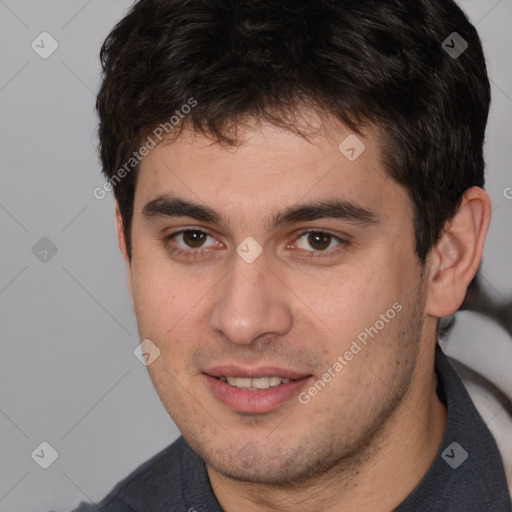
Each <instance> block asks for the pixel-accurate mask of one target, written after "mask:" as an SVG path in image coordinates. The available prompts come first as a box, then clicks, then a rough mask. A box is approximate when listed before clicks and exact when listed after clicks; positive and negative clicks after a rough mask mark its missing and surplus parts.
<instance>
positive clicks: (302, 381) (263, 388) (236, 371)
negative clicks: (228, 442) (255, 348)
mask: <svg viewBox="0 0 512 512" xmlns="http://www.w3.org/2000/svg"><path fill="white" fill-rule="evenodd" d="M203 375H204V377H205V379H206V381H207V387H208V389H209V391H210V392H211V394H212V395H213V396H214V397H215V398H216V399H217V400H218V401H220V402H221V403H223V404H224V405H226V406H228V407H229V408H230V409H231V410H233V411H235V412H242V413H249V414H261V413H268V412H271V411H273V410H275V409H277V408H279V407H280V406H283V405H284V403H285V402H287V401H290V400H291V399H293V397H295V398H296V397H297V395H298V394H299V392H300V390H301V389H302V388H304V387H305V386H306V385H308V383H309V382H310V381H311V380H312V379H313V376H312V375H310V374H305V373H301V372H297V371H291V370H287V369H282V368H253V369H250V368H245V369H244V368H240V367H234V366H224V367H216V368H214V369H210V370H208V371H207V372H204V373H203ZM297 402H298V400H297Z"/></svg>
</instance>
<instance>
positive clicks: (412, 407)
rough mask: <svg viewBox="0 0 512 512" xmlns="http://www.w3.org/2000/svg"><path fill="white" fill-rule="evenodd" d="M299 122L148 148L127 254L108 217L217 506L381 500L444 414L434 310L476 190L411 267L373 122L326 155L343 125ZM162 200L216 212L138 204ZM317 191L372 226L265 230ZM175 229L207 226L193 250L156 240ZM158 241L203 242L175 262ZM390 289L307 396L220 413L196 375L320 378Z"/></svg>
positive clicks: (452, 279)
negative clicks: (241, 370)
mask: <svg viewBox="0 0 512 512" xmlns="http://www.w3.org/2000/svg"><path fill="white" fill-rule="evenodd" d="M311 119H313V120H315V119H316V120H317V124H316V127H317V129H316V131H315V132H314V133H313V132H312V135H311V136H310V137H309V140H305V139H304V138H301V137H298V136H297V135H295V134H293V133H292V132H290V131H287V130H283V129H280V128H277V127H275V126H271V125H268V124H263V123H256V122H253V123H248V124H246V125H244V126H243V129H242V127H239V130H240V133H239V135H240V136H241V144H240V145H239V146H238V147H235V148H227V147H223V146H221V145H220V144H218V143H217V144H216V143H213V141H212V140H211V139H209V138H207V137H205V136H204V135H199V134H196V133H193V132H190V131H185V132H184V133H183V134H182V135H181V136H180V137H179V138H178V139H177V140H176V141H174V142H172V143H169V144H161V145H159V146H157V148H155V149H154V150H152V151H151V152H150V153H149V154H148V155H147V156H146V157H145V159H144V160H143V162H142V163H141V167H140V170H139V175H138V181H137V186H136V193H135V201H134V217H133V225H132V247H133V253H132V259H131V261H130V260H129V258H128V257H127V253H126V247H125V241H124V236H123V229H122V220H121V216H120V214H119V210H117V212H116V217H117V231H118V241H119V246H120V248H121V251H122V253H123V255H124V258H125V261H126V264H127V269H128V282H129V288H130V293H131V294H132V298H133V307H134V312H135V314H136V317H137V323H138V329H139V335H140V339H141V340H144V339H147V338H149V339H151V340H152V342H153V343H154V344H155V345H156V346H158V348H159V350H160V356H159V357H158V358H157V359H156V360H155V361H154V362H153V363H152V364H151V365H149V366H148V367H147V368H148V372H149V375H150V377H151V379H152V382H153V384H154V386H155V389H156V391H157V393H158V395H159V397H160V399H161V401H162V403H163V405H164V407H165V408H166V410H167V411H168V412H169V414H170V415H171V417H172V418H173V420H174V421H175V423H176V424H177V426H178V428H179V429H180V431H181V432H182V434H183V436H184V437H185V439H186V440H187V441H188V442H189V444H190V445H191V447H192V448H193V449H194V450H195V451H196V453H198V454H199V455H200V456H201V457H202V458H203V460H205V462H206V465H207V470H208V476H209V478H210V482H211V484H212V487H213V489H214V492H215V495H216V497H217V499H218V500H219V502H220V504H221V506H222V507H223V509H224V510H226V512H232V511H236V510H245V511H248V512H251V511H289V510H290V511H291V510H293V511H296V510H301V511H318V510H323V511H326V512H329V511H334V510H336V511H338V512H339V511H340V510H342V511H359V512H365V511H372V512H375V511H383V512H384V511H389V510H391V509H393V508H394V507H396V506H397V505H398V504H399V503H400V502H401V501H403V499H405V498H406V496H407V495H408V494H409V493H410V492H411V491H412V490H413V489H414V488H415V486H416V485H417V484H418V482H420V480H421V478H422V477H423V476H424V474H425V473H426V471H427V470H428V468H429V466H430V465H431V463H432V462H433V460H434V458H435V456H436V453H437V451H438V449H439V446H440V442H441V439H442V435H443V433H444V429H445V425H446V410H445V407H444V406H443V404H442V403H441V402H440V400H439V399H438V396H437V394H436V376H435V373H434V349H435V341H436V320H437V318H438V317H441V316H445V315H449V314H451V313H453V312H454V311H456V309H457V308H458V307H459V305H460V304H461V302H462V300H463V298H464V295H465V291H466V288H467V286H468V284H469V282H470V281H471V279H472V277H473V275H474V274H475V272H476V270H477V268H478V264H479V262H480V259H481V254H482V248H483V243H484V239H485V236H486V233H487V229H488V226H489V221H490V212H491V207H490V202H489V198H488V196H487V194H486V193H485V192H484V191H483V190H482V189H479V188H476V187H473V188H471V189H469V190H468V191H467V192H466V194H465V197H464V200H463V202H462V204H461V206H460V208H459V210H458V211H457V213H456V215H455V216H454V218H453V219H452V220H451V221H450V222H448V223H447V224H446V226H445V230H444V233H443V235H442V237H441V239H440V241H439V243H438V244H437V246H436V247H434V248H433V249H432V251H431V252H430V254H429V256H428V258H427V261H426V264H425V266H424V267H423V266H422V265H420V263H419V261H418V259H417V256H416V254H415V253H414V231H413V220H412V219H413V217H412V206H411V202H410V200H409V199H408V196H407V193H406V191H405V189H403V188H402V187H401V186H400V185H398V184H397V183H395V182H394V181H393V180H392V179H391V178H389V177H388V176H387V175H386V174H385V172H384V170H383V167H382V164H381V161H380V154H381V153H380V147H379V141H380V140H381V139H380V137H379V133H378V131H377V130H376V129H371V130H370V129H368V131H367V132H366V135H365V138H364V139H363V138H362V137H360V139H361V140H363V141H364V144H365V146H366V149H365V151H364V152H363V153H362V154H361V155H360V156H359V157H358V158H357V159H356V160H355V161H353V162H350V161H349V160H348V159H347V158H345V156H344V155H343V154H342V153H341V152H340V151H339V150H338V145H339V144H340V142H341V141H343V140H344V139H345V137H346V136H347V135H349V133H350V132H349V131H348V130H347V129H346V128H345V127H344V126H343V125H341V124H339V123H338V122H336V121H332V122H330V123H329V124H327V122H326V121H325V120H324V121H323V122H320V121H318V118H316V117H315V115H314V114H313V113H310V116H309V123H310V124H309V125H310V126H311V124H312V121H311ZM164 195H174V196H178V197H180V198H183V199H186V200H188V201H194V202H196V203H199V204H201V205H203V206H207V207H209V208H211V209H213V210H215V211H217V212H219V213H220V214H222V216H223V218H225V219H226V223H227V224H226V225H221V224H218V223H217V224H212V223H208V222H203V221H198V220H196V219H193V218H190V217H165V216H153V217H151V218H146V217H144V215H143V214H142V212H143V208H144V206H145V205H146V204H148V203H149V202H150V201H152V200H154V199H156V198H157V197H161V196H164ZM333 198H337V199H344V200H347V201H350V202H352V203H354V204H357V205H359V206H361V207H363V208H366V209H369V210H371V211H372V212H374V214H375V217H376V219H377V221H376V222H375V223H372V224H370V225H366V224H362V223H356V222H351V221H348V220H346V219H335V218H322V219H317V220H313V221H307V222H296V223H293V224H291V225H281V226H279V227H277V228H275V229H270V228H269V224H270V221H269V219H270V217H271V215H272V214H275V213H276V212H278V211H280V210H283V209H285V208H286V207H292V206H294V205H296V204H298V203H304V202H307V201H314V200H328V199H333ZM306 228H307V229H313V228H314V229H315V230H318V231H322V232H325V231H327V232H328V233H331V234H332V235H334V236H335V237H339V238H340V239H343V240H345V241H346V243H344V244H341V245H340V244H339V242H338V241H337V239H336V238H329V237H327V238H326V239H321V241H322V240H327V242H326V243H325V246H327V249H324V250H319V243H318V241H316V242H315V239H314V238H313V239H311V237H308V235H307V234H306V235H301V234H300V230H302V229H306ZM183 229H191V230H195V231H197V230H199V231H203V232H206V233H208V234H209V235H210V236H207V237H204V239H203V242H202V244H203V245H200V244H199V245H192V246H191V245H190V241H191V239H190V238H183V237H174V238H171V239H170V240H168V242H167V247H166V246H165V243H164V242H163V241H164V239H165V237H166V236H168V235H171V234H173V233H176V232H178V231H180V230H183ZM189 235H190V233H189ZM196 235H197V233H196ZM248 236H251V237H253V238H254V239H255V240H256V241H257V242H258V244H259V245H260V246H261V247H262V249H263V252H262V254H261V255H260V256H259V257H258V258H256V260H255V261H254V262H252V263H247V262H246V261H244V259H242V258H241V257H240V256H239V255H238V254H237V253H236V248H237V246H238V245H239V244H240V243H241V242H242V241H243V240H245V238H246V237H248ZM187 242H188V245H187ZM172 248H176V249H182V250H184V251H187V250H188V251H190V252H194V251H196V253H197V251H198V250H202V251H203V252H202V254H200V255H199V256H197V254H196V257H191V258H188V259H187V258H186V257H184V256H182V255H179V254H177V253H176V252H172V250H171V249H172ZM321 248H323V246H321ZM315 251H316V252H315ZM397 302H398V303H399V304H400V305H401V306H402V309H401V311H400V312H399V313H397V314H396V316H394V318H393V319H392V320H390V321H389V322H387V323H386V324H385V326H384V328H383V329H381V330H380V331H379V333H378V335H376V336H375V337H374V338H373V339H369V341H368V344H367V345H366V346H364V348H363V349H362V350H361V351H360V352H359V353H358V354H357V355H356V356H354V358H353V359H352V360H351V361H349V362H347V364H346V366H344V368H343V370H342V371H340V372H338V373H336V376H335V377H334V378H332V380H331V381H330V382H329V383H328V385H327V386H325V388H324V389H322V391H321V392H319V393H318V394H317V395H316V396H314V397H312V398H311V400H310V402H309V403H308V404H302V403H300V401H299V400H298V399H297V398H296V397H293V398H292V399H289V400H287V401H286V402H285V403H284V404H282V405H281V406H280V407H278V408H277V409H275V410H272V411H271V412H268V413H261V414H246V413H240V412H235V411H233V410H231V409H230V408H229V407H227V406H226V405H224V404H223V403H221V402H220V401H218V400H217V399H216V397H215V396H214V395H212V393H211V392H210V390H209V388H208V386H207V385H206V383H205V377H204V375H203V372H204V371H205V369H207V368H210V367H211V366H214V365H217V364H226V363H232V364H235V365H248V366H262V365H275V366H279V367H284V368H290V369H294V370H298V371H300V372H303V373H306V374H308V375H312V376H313V377H312V379H313V380H317V379H321V378H322V375H323V374H324V373H325V372H326V371H327V369H328V368H329V367H332V366H333V363H334V362H335V361H336V360H337V358H338V356H340V355H343V354H345V352H346V351H347V350H349V349H350V346H351V343H352V341H353V340H355V339H356V337H357V335H358V334H359V333H361V332H362V331H364V330H365V328H368V327H370V326H374V325H375V324H376V321H377V320H379V319H380V318H381V316H380V315H381V314H383V313H385V312H386V311H387V310H389V309H390V308H391V307H392V305H393V304H395V303H397ZM340 496H341V497H342V498H341V499H340Z"/></svg>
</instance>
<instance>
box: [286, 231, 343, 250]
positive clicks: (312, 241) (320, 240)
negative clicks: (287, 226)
mask: <svg viewBox="0 0 512 512" xmlns="http://www.w3.org/2000/svg"><path fill="white" fill-rule="evenodd" d="M295 244H296V246H297V247H298V248H299V249H304V250H306V251H308V252H313V253H328V254H329V255H331V254H332V253H333V252H334V253H335V252H338V251H337V250H336V251H331V249H333V248H335V247H339V246H343V245H345V244H346V242H345V241H344V240H342V239H341V238H339V237H338V236H335V235H333V234H331V233H329V232H327V231H315V230H307V231H303V232H302V233H301V234H300V235H299V237H298V238H297V242H296V243H295ZM311 248H312V249H313V251H311V250H310V249H311Z"/></svg>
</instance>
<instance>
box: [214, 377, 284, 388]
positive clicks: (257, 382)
mask: <svg viewBox="0 0 512 512" xmlns="http://www.w3.org/2000/svg"><path fill="white" fill-rule="evenodd" d="M219 378H220V380H221V381H223V382H227V383H228V384H230V385H231V386H235V387H236V388H240V389H249V390H251V391H257V390H258V389H268V388H273V387H275V386H279V385H280V384H286V383H287V382H290V379H285V378H284V377H283V378H282V377H257V378H254V379H249V378H246V377H224V376H223V377H219Z"/></svg>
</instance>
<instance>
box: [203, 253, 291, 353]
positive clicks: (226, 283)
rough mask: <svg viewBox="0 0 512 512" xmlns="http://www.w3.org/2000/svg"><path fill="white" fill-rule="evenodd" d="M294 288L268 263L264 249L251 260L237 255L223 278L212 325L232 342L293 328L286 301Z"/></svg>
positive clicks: (278, 333) (212, 315) (284, 331)
mask: <svg viewBox="0 0 512 512" xmlns="http://www.w3.org/2000/svg"><path fill="white" fill-rule="evenodd" d="M290 295H291V292H290V290H289V289H288V288H287V287H286V285H285V284H284V283H283V282H282V281H281V280H280V279H279V278H278V277H277V275H276V273H275V271H273V270H271V269H270V268H269V267H268V266H267V263H266V259H265V255H264V253H263V254H261V255H260V256H259V257H258V258H257V259H256V260H255V261H253V262H252V263H247V262H246V261H244V260H243V259H242V258H241V257H239V256H238V255H237V256H235V258H234V264H233V267H232V269H231V271H230V272H228V274H227V275H226V276H225V278H224V279H223V280H222V281H221V284H220V285H219V287H218V290H217V296H216V300H215V303H214V305H213V309H212V312H211V315H210V328H211V329H212V330H213V331H214V332H216V333H221V334H223V335H224V336H225V337H226V338H227V339H228V340H230V341H231V342H232V343H236V344H240V345H248V344H250V343H252V342H253V341H254V340H256V339H258V338H260V337H262V336H265V335H266V336H269V337H270V338H274V337H275V336H278V335H283V334H286V333H287V332H289V331H290V330H291V328H292V322H293V317H292V312H291V309H290V307H289V304H288V303H287V301H289V300H290Z"/></svg>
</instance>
